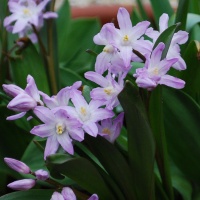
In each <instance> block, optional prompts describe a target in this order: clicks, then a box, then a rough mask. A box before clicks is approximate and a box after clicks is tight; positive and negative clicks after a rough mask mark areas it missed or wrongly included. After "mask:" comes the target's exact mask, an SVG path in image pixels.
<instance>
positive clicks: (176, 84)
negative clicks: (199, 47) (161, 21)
mask: <svg viewBox="0 0 200 200" xmlns="http://www.w3.org/2000/svg"><path fill="white" fill-rule="evenodd" d="M164 48H165V44H164V43H159V44H158V46H157V47H156V48H155V49H154V50H153V52H152V55H151V57H148V58H147V60H146V62H145V66H144V67H143V68H138V69H137V70H136V73H135V74H134V75H133V76H134V77H135V78H136V83H137V85H138V86H139V87H142V88H147V89H148V90H152V89H153V88H155V87H156V86H157V85H158V84H161V85H167V86H169V87H173V88H176V89H181V88H183V87H184V85H185V82H184V81H183V80H181V79H179V78H176V77H173V76H170V75H167V74H166V73H167V72H168V71H169V69H170V67H171V66H172V65H173V64H174V63H176V62H177V61H178V58H171V59H164V60H161V55H162V52H163V50H164Z"/></svg>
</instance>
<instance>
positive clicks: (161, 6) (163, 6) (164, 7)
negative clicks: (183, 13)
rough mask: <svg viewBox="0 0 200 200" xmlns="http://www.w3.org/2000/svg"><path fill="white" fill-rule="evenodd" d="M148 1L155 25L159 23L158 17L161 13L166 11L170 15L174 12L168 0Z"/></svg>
mask: <svg viewBox="0 0 200 200" xmlns="http://www.w3.org/2000/svg"><path fill="white" fill-rule="evenodd" d="M150 2H151V6H152V9H153V14H154V19H155V21H156V24H157V26H158V24H159V18H160V16H161V15H162V14H163V13H167V14H168V15H169V16H171V15H172V14H173V12H174V11H173V9H172V7H171V6H170V3H169V0H162V1H158V0H150Z"/></svg>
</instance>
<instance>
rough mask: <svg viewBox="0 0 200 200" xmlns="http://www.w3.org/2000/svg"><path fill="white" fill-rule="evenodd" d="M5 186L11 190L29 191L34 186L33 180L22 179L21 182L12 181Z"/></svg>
mask: <svg viewBox="0 0 200 200" xmlns="http://www.w3.org/2000/svg"><path fill="white" fill-rule="evenodd" d="M7 186H8V187H9V188H11V189H13V190H29V189H31V188H32V187H34V186H35V180H33V179H22V180H18V181H14V182H12V183H10V184H8V185H7Z"/></svg>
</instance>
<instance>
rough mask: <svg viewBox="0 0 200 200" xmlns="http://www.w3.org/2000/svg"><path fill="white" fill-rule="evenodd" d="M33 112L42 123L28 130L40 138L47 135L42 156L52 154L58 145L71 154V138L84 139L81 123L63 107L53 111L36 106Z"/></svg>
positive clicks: (72, 149) (72, 150) (72, 151)
mask: <svg viewBox="0 0 200 200" xmlns="http://www.w3.org/2000/svg"><path fill="white" fill-rule="evenodd" d="M34 113H35V114H36V116H37V117H38V118H39V119H40V120H41V121H42V122H44V124H41V125H38V126H35V127H34V128H33V129H32V130H31V131H30V132H31V133H32V134H34V135H37V136H39V137H42V138H45V137H48V139H47V143H46V147H45V152H44V158H45V159H46V157H47V156H48V155H51V154H54V153H55V152H56V151H57V149H58V147H59V145H61V146H62V148H63V149H64V150H65V151H66V152H68V153H69V154H73V153H74V148H73V145H72V139H75V140H77V141H82V140H83V139H84V132H83V130H82V128H81V123H80V122H79V121H78V120H77V119H75V118H72V117H71V116H70V115H69V114H68V113H67V111H66V110H64V109H56V110H55V111H53V110H50V109H48V108H46V107H43V106H38V107H36V108H35V109H34ZM71 138H72V139H71Z"/></svg>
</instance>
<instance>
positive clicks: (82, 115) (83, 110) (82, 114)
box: [79, 107, 91, 122]
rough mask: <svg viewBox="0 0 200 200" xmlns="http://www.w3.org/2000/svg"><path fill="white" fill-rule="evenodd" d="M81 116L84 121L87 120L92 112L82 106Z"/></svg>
mask: <svg viewBox="0 0 200 200" xmlns="http://www.w3.org/2000/svg"><path fill="white" fill-rule="evenodd" d="M79 116H80V118H81V120H82V121H83V122H85V121H87V120H88V119H90V116H91V114H90V112H88V110H87V108H85V107H81V108H80V110H79Z"/></svg>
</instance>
